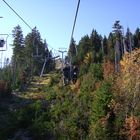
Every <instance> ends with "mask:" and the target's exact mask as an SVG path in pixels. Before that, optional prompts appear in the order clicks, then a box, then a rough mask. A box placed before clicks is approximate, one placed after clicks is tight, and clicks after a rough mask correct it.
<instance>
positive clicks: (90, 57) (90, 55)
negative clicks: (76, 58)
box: [84, 52, 93, 64]
mask: <svg viewBox="0 0 140 140" xmlns="http://www.w3.org/2000/svg"><path fill="white" fill-rule="evenodd" d="M92 60H93V53H92V52H89V53H87V54H86V56H85V58H84V63H85V64H89V63H91V62H92Z"/></svg>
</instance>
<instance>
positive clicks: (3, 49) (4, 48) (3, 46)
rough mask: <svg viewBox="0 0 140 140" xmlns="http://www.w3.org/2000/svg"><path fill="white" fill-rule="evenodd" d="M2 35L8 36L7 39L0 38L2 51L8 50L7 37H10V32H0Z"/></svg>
mask: <svg viewBox="0 0 140 140" xmlns="http://www.w3.org/2000/svg"><path fill="white" fill-rule="evenodd" d="M0 35H1V36H6V37H5V39H3V38H1V39H0V48H1V49H0V51H7V39H8V37H9V35H8V34H0Z"/></svg>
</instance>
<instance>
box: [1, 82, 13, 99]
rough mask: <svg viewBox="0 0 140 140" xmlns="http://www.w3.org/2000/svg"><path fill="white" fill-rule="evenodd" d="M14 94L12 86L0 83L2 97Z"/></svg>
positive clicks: (7, 83)
mask: <svg viewBox="0 0 140 140" xmlns="http://www.w3.org/2000/svg"><path fill="white" fill-rule="evenodd" d="M11 92H12V89H11V84H10V83H9V82H7V81H3V80H1V81H0V97H8V96H9V95H10V94H11Z"/></svg>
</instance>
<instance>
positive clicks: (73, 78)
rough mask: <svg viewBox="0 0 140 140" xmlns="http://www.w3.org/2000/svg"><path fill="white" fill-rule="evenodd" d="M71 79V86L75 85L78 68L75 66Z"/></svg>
mask: <svg viewBox="0 0 140 140" xmlns="http://www.w3.org/2000/svg"><path fill="white" fill-rule="evenodd" d="M71 77H72V82H73V84H75V83H76V81H77V78H78V67H76V66H74V67H73V69H72V76H71Z"/></svg>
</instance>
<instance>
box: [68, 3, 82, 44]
mask: <svg viewBox="0 0 140 140" xmlns="http://www.w3.org/2000/svg"><path fill="white" fill-rule="evenodd" d="M79 7H80V0H78V4H77V9H76V13H75V18H74V23H73V28H72V33H71V38H70V45H71V42H72V38H73V34H74V30H75V25H76V20H77V15H78V11H79Z"/></svg>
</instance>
